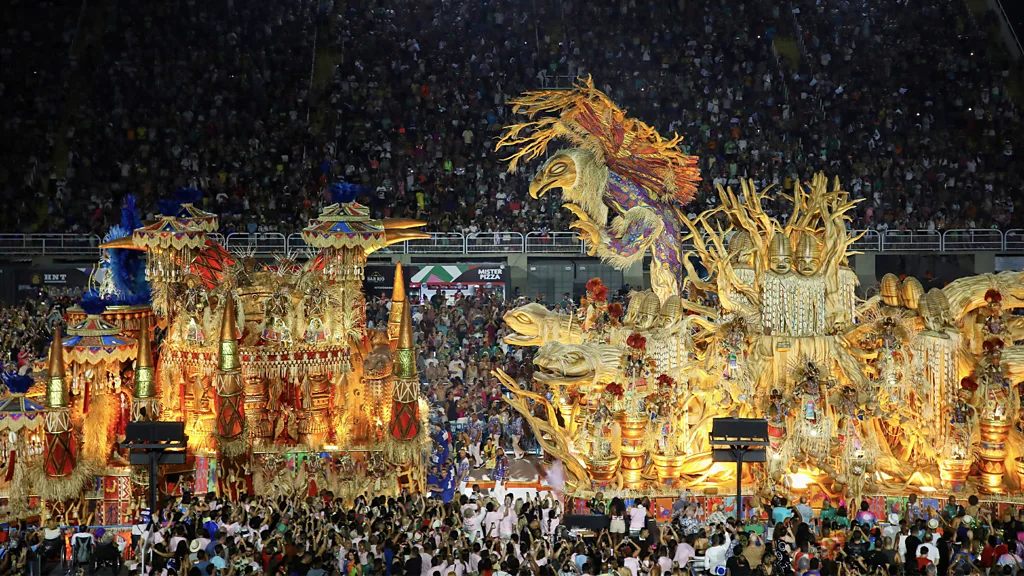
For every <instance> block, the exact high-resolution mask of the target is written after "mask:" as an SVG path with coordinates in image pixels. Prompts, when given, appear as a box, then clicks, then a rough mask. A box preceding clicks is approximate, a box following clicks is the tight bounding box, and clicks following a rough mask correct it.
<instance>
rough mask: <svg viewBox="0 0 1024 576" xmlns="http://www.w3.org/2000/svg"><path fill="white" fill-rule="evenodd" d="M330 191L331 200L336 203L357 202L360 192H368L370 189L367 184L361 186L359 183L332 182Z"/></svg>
mask: <svg viewBox="0 0 1024 576" xmlns="http://www.w3.org/2000/svg"><path fill="white" fill-rule="evenodd" d="M330 191H331V202H333V203H335V204H348V203H349V202H355V199H356V198H357V197H358V196H359V195H360V194H366V193H368V192H369V191H370V189H369V188H367V187H365V186H359V185H358V184H350V183H348V182H339V183H337V184H332V185H331V187H330Z"/></svg>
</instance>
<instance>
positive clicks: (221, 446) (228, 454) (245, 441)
mask: <svg viewBox="0 0 1024 576" xmlns="http://www.w3.org/2000/svg"><path fill="white" fill-rule="evenodd" d="M217 446H218V451H219V452H220V455H221V457H223V458H226V459H228V460H230V459H232V458H236V457H238V456H241V455H242V454H245V453H246V452H248V451H249V430H248V427H247V426H243V427H242V433H241V434H240V435H239V436H238V437H237V438H231V439H225V438H221V437H218V438H217Z"/></svg>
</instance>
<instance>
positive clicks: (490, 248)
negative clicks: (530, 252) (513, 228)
mask: <svg viewBox="0 0 1024 576" xmlns="http://www.w3.org/2000/svg"><path fill="white" fill-rule="evenodd" d="M525 251H526V239H525V238H524V237H523V235H522V234H520V233H519V232H476V233H473V234H467V235H466V254H493V253H495V252H507V253H509V254H522V253H523V252H525Z"/></svg>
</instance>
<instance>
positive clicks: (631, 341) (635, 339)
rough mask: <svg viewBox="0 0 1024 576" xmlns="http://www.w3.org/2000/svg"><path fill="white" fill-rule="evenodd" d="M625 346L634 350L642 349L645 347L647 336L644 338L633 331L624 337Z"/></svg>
mask: <svg viewBox="0 0 1024 576" xmlns="http://www.w3.org/2000/svg"><path fill="white" fill-rule="evenodd" d="M626 346H629V347H630V348H633V349H636V350H643V349H645V348H647V338H644V337H643V336H641V335H640V334H639V333H638V332H633V333H632V334H630V335H629V336H628V337H627V338H626Z"/></svg>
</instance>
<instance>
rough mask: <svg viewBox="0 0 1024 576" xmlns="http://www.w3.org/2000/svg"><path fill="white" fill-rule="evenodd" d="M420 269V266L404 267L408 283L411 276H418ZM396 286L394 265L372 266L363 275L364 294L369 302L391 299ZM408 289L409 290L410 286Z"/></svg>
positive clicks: (403, 271)
mask: <svg viewBox="0 0 1024 576" xmlns="http://www.w3.org/2000/svg"><path fill="white" fill-rule="evenodd" d="M418 269H419V267H418V266H406V265H405V264H403V265H402V273H403V274H404V275H405V281H406V282H407V283H408V282H409V278H410V276H411V275H413V274H416V272H417V270H418ZM394 286H395V266H394V265H393V264H387V265H379V266H377V265H373V264H371V265H368V266H367V267H366V270H365V272H364V274H363V294H364V295H365V296H366V300H367V301H368V302H372V301H373V299H374V298H380V297H387V298H391V290H392V289H393V288H394ZM406 287H407V288H408V286H406Z"/></svg>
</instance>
